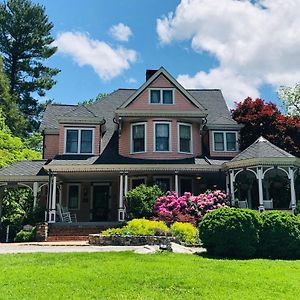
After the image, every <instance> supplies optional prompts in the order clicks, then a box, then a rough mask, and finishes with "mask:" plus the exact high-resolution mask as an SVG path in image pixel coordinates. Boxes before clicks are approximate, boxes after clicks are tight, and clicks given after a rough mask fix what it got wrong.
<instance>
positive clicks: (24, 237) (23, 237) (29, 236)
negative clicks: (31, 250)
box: [14, 229, 35, 243]
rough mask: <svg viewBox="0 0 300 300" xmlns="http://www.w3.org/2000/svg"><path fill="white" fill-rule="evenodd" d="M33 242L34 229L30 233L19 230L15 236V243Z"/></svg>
mask: <svg viewBox="0 0 300 300" xmlns="http://www.w3.org/2000/svg"><path fill="white" fill-rule="evenodd" d="M34 240H35V229H33V230H32V231H25V230H21V231H19V232H18V233H17V234H16V237H15V239H14V241H15V242H19V243H20V242H33V241H34Z"/></svg>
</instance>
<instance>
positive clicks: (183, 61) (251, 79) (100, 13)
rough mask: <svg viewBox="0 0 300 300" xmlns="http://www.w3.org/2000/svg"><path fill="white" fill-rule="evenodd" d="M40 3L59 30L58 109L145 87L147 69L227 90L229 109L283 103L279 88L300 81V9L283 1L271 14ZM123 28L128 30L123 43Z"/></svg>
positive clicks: (188, 1)
mask: <svg viewBox="0 0 300 300" xmlns="http://www.w3.org/2000/svg"><path fill="white" fill-rule="evenodd" d="M33 2H36V3H40V4H42V5H44V6H45V8H46V12H47V14H48V16H49V19H50V20H51V21H52V22H53V24H54V29H53V36H54V37H55V38H56V42H55V43H56V45H57V46H58V49H59V51H58V52H57V53H56V54H55V55H54V56H53V57H52V58H51V59H50V60H49V61H48V64H49V65H51V66H53V67H57V68H59V69H61V73H60V74H59V75H58V76H57V84H56V85H55V86H54V87H53V88H52V90H51V91H49V92H48V94H47V97H48V98H51V99H54V101H55V102H58V103H77V102H79V101H83V100H86V99H89V98H92V97H95V96H96V95H97V94H98V93H109V92H112V91H113V90H116V89H117V88H120V87H122V88H138V87H139V86H140V85H141V84H142V83H143V82H144V79H145V70H146V69H156V68H159V67H160V66H164V67H165V68H166V69H167V70H168V71H169V72H170V73H171V74H172V75H173V76H174V77H175V78H177V79H178V80H179V81H180V82H181V83H182V84H183V86H185V87H187V88H221V89H222V91H223V93H224V95H225V98H226V101H227V103H228V104H229V105H230V106H232V105H233V104H232V103H233V102H234V101H240V100H243V99H244V98H245V97H247V96H252V97H258V96H260V97H262V98H264V99H266V100H267V101H275V102H276V101H277V96H276V89H277V88H278V87H279V86H280V85H293V84H295V83H296V82H297V79H298V78H299V76H298V75H299V73H298V72H299V71H298V70H300V68H298V67H300V61H299V58H298V57H300V53H298V52H299V50H298V48H299V46H298V45H299V40H298V39H299V38H300V35H297V33H298V30H299V29H298V28H299V27H300V26H298V25H300V24H295V18H298V17H297V16H296V15H295V18H293V11H295V12H296V11H297V9H296V8H299V7H288V6H285V5H283V4H282V2H281V1H280V0H264V1H263V4H264V7H261V5H260V4H261V3H260V1H256V2H255V3H252V2H253V1H252V2H251V1H235V0H183V1H179V0H178V1H175V0H168V1H162V0H151V1H147V0H126V1H123V0H118V1H117V0H109V1H104V0H88V1H82V0H63V1H62V0H34V1H33ZM261 2H262V1H261ZM280 2H281V4H280ZM293 3H294V4H295V5H298V3H299V1H298V0H295V1H293V0H290V1H289V6H292V5H291V4H293ZM276 4H277V5H276ZM279 4H280V5H281V6H280V9H279ZM216 5H217V7H218V8H217V9H216ZM298 6H299V5H298ZM298 11H299V10H298ZM170 12H171V13H172V14H170ZM282 14H285V16H286V17H285V21H284V22H282ZM253 18H254V20H253ZM268 19H269V20H270V24H268V22H266V20H268ZM120 23H122V25H121V26H120ZM116 25H119V26H117V29H119V31H120V29H122V28H123V29H124V28H125V31H124V30H123V31H122V30H121V32H119V34H120V35H119V37H116V36H114V35H113V33H112V31H113V30H112V27H113V26H116ZM122 26H123V27H122ZM126 30H127V34H126ZM128 30H129V32H131V34H128ZM117 31H118V30H117ZM122 34H123V36H122ZM282 35H284V36H282ZM296 35H297V38H296V39H295V36H296ZM281 36H282V37H284V42H285V43H284V45H282V46H280V47H278V44H279V43H280V41H281V40H280V39H281ZM298 36H299V38H298ZM122 39H123V40H122ZM298 54H299V55H298ZM104 57H105V58H104ZM292 59H293V61H292V62H293V63H291V60H292Z"/></svg>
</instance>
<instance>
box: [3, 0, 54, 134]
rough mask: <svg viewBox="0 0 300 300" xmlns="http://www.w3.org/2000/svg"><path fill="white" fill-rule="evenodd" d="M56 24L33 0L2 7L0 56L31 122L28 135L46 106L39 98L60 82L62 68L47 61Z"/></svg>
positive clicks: (14, 1)
mask: <svg viewBox="0 0 300 300" xmlns="http://www.w3.org/2000/svg"><path fill="white" fill-rule="evenodd" d="M52 28H53V24H52V23H51V22H50V21H49V20H48V16H47V15H46V12H45V8H44V7H43V6H41V5H39V4H33V3H32V2H31V1H30V0H8V1H7V2H5V3H3V4H0V53H1V54H2V56H3V62H4V71H5V73H6V75H7V77H8V80H9V90H10V94H11V95H12V96H13V97H15V98H16V99H17V101H16V102H17V105H18V107H19V109H20V111H22V113H23V114H24V116H25V118H26V119H27V120H28V126H27V128H26V133H30V132H32V131H33V130H35V129H36V128H37V126H38V122H39V117H40V114H41V112H42V109H43V106H42V105H40V104H39V102H38V99H37V98H38V96H45V94H46V91H47V90H50V89H51V88H52V86H53V85H54V84H55V83H56V82H55V80H54V79H53V77H54V76H55V75H56V74H57V73H58V72H59V70H58V69H55V68H50V67H47V66H46V65H45V64H44V62H45V60H46V59H48V58H49V57H51V56H52V55H53V54H54V53H55V51H56V47H53V46H52V45H51V44H52V42H53V41H54V39H53V38H52V36H51V29H52Z"/></svg>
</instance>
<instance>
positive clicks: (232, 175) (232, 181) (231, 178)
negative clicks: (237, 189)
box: [229, 170, 234, 206]
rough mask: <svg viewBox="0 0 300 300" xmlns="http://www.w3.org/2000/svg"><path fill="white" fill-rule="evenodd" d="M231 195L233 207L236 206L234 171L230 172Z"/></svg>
mask: <svg viewBox="0 0 300 300" xmlns="http://www.w3.org/2000/svg"><path fill="white" fill-rule="evenodd" d="M229 177H230V194H231V205H232V206H234V171H233V170H230V173H229Z"/></svg>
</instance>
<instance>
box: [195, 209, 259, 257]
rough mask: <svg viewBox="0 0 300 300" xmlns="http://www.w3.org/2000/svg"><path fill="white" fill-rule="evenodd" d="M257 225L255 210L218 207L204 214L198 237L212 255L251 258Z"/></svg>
mask: <svg viewBox="0 0 300 300" xmlns="http://www.w3.org/2000/svg"><path fill="white" fill-rule="evenodd" d="M260 226H261V220H260V217H259V214H258V213H257V212H256V211H253V210H250V209H240V208H220V209H216V210H214V211H212V212H210V213H208V214H206V215H205V216H204V218H203V219H202V221H201V222H200V225H199V237H200V240H201V241H202V243H203V246H204V247H205V248H206V249H207V252H208V253H209V254H211V255H216V256H222V257H235V258H250V257H253V256H254V255H255V254H256V252H257V248H258V242H259V229H260Z"/></svg>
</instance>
